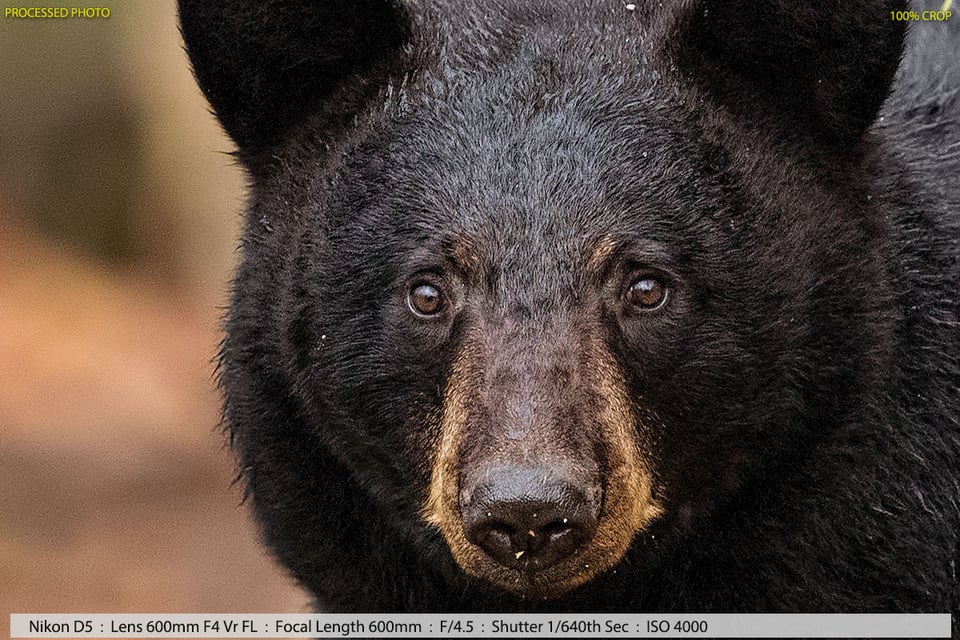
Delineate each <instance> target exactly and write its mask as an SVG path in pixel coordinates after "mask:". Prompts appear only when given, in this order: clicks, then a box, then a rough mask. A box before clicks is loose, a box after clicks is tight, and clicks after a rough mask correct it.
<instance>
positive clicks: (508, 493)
mask: <svg viewBox="0 0 960 640" xmlns="http://www.w3.org/2000/svg"><path fill="white" fill-rule="evenodd" d="M476 477H478V478H482V480H481V481H479V482H477V481H473V482H470V481H468V482H465V483H464V486H463V487H462V488H461V493H460V502H461V505H460V516H461V519H462V522H463V530H464V533H465V535H466V537H467V539H468V540H469V541H470V542H472V543H473V544H475V545H477V546H479V547H480V548H481V549H483V551H484V552H485V553H486V554H487V555H489V556H490V557H491V558H492V559H493V560H494V561H496V562H497V563H499V564H501V565H503V566H505V567H509V568H512V569H518V570H521V571H528V572H536V571H540V570H543V569H547V568H548V567H551V566H553V565H555V564H557V563H559V562H561V561H563V560H566V559H567V558H570V557H571V556H573V555H575V554H577V553H578V552H579V551H580V550H581V549H582V548H583V547H584V546H585V545H587V544H588V543H589V542H590V540H591V539H592V538H593V535H594V533H595V532H596V529H597V513H598V502H599V501H598V500H597V499H596V498H595V496H598V495H599V493H600V491H599V487H596V486H593V483H589V482H584V481H582V480H579V479H577V478H573V477H563V476H562V475H561V474H560V473H558V471H557V468H556V467H555V466H553V465H551V466H539V465H538V466H515V465H500V466H496V467H493V468H489V469H486V470H484V472H483V473H481V474H477V476H476Z"/></svg>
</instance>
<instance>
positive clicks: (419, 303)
mask: <svg viewBox="0 0 960 640" xmlns="http://www.w3.org/2000/svg"><path fill="white" fill-rule="evenodd" d="M407 305H408V306H409V307H410V309H411V310H412V311H413V312H414V313H415V314H417V315H419V316H435V315H437V314H438V313H440V312H441V311H443V307H444V298H443V294H442V293H440V290H439V289H437V288H436V287H435V286H433V285H432V284H427V283H425V282H421V283H418V284H415V285H413V286H412V287H411V288H410V292H409V293H408V294H407Z"/></svg>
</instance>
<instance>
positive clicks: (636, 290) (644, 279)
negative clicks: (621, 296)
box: [626, 275, 667, 310]
mask: <svg viewBox="0 0 960 640" xmlns="http://www.w3.org/2000/svg"><path fill="white" fill-rule="evenodd" d="M626 299H627V302H629V303H630V304H632V305H633V306H635V307H639V308H641V309H645V310H650V309H656V308H658V307H660V306H662V305H663V303H664V301H665V300H666V299H667V286H666V285H665V284H664V283H663V282H662V281H660V280H659V279H657V278H655V277H653V276H649V275H645V276H641V277H640V278H639V279H637V280H635V281H634V283H633V284H632V285H630V288H629V289H627V295H626Z"/></svg>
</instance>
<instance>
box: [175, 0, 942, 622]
mask: <svg viewBox="0 0 960 640" xmlns="http://www.w3.org/2000/svg"><path fill="white" fill-rule="evenodd" d="M904 8H905V7H904V6H902V4H901V3H899V2H895V1H886V2H877V1H876V0H859V1H858V0H848V1H846V2H835V1H832V0H810V1H806V2H804V1H802V0H766V1H760V0H756V1H747V0H724V1H722V2H721V1H720V0H682V1H677V2H666V1H664V2H654V1H645V0H638V1H637V2H636V3H635V4H634V3H631V4H626V3H624V2H622V1H621V0H586V1H573V0H557V1H553V2H533V1H529V0H497V1H489V2H488V1H486V0H481V1H480V2H471V3H461V2H455V1H453V0H450V1H441V0H408V1H406V2H400V1H388V0H355V1H354V2H350V3H340V2H332V1H327V2H317V1H307V0H303V1H297V0H288V1H285V0H275V1H270V2H265V1H263V0H234V1H229V0H217V1H210V0H181V2H180V19H181V29H182V32H183V35H184V39H185V42H186V47H187V50H188V52H189V55H190V58H191V61H192V64H193V68H194V72H195V74H196V77H197V80H198V82H199V85H200V86H201V88H202V89H203V91H204V93H205V95H206V96H207V98H208V99H209V101H210V103H211V105H212V106H213V108H214V110H215V112H216V115H217V116H218V118H219V119H220V121H221V123H222V124H223V126H224V128H225V129H226V131H227V132H228V133H229V135H230V136H231V137H232V138H233V140H234V141H235V142H236V144H237V147H238V151H237V157H238V158H239V161H240V162H241V163H242V165H243V166H244V167H245V169H246V170H247V172H248V174H249V177H250V190H251V192H250V198H249V205H248V208H247V213H246V226H245V231H244V234H243V240H242V248H243V252H242V259H241V263H240V265H239V269H238V272H237V275H236V280H235V284H234V290H233V299H232V303H231V306H230V310H229V313H228V316H227V318H226V338H225V340H224V342H223V345H222V353H221V367H222V370H221V379H222V386H223V390H224V395H225V419H226V424H227V426H228V428H229V433H230V436H231V442H232V446H233V447H234V449H235V451H236V454H237V456H238V460H239V466H240V470H241V474H242V477H243V478H244V481H245V483H246V487H247V490H248V492H249V496H250V498H251V501H252V505H253V509H254V512H255V515H256V517H257V518H258V520H259V522H260V523H261V524H262V527H263V536H264V539H265V541H266V544H267V545H268V546H269V547H270V549H272V551H273V552H274V553H275V554H276V556H277V558H278V559H279V560H280V561H281V562H282V563H283V564H284V565H285V566H286V567H288V568H289V570H290V571H291V572H292V574H293V575H294V576H295V577H296V578H297V579H298V580H299V581H300V582H301V583H302V584H303V585H304V586H305V587H307V588H308V589H309V590H310V591H311V592H312V593H313V594H314V595H315V597H316V600H317V604H318V606H319V607H321V608H322V609H324V610H326V611H369V612H372V611H408V612H416V611H436V612H440V611H494V612H501V611H502V612H509V611H531V610H535V611H625V612H629V611H744V612H750V611H760V612H778V611H798V612H830V611H847V612H877V611H922V612H945V611H951V610H952V611H956V610H957V607H958V594H960V582H958V577H957V572H958V567H957V564H958V535H960V534H958V530H960V360H958V358H960V324H958V323H960V313H958V300H960V275H958V252H960V249H958V247H960V245H958V242H960V224H958V223H960V216H958V206H960V183H958V176H960V35H958V34H960V29H958V18H956V17H954V18H953V19H951V20H945V21H942V22H939V23H938V22H935V21H927V22H921V21H918V22H915V23H913V24H910V25H909V28H908V27H907V25H906V22H905V21H904V20H903V18H905V17H909V15H906V16H905V15H904V14H902V13H899V12H900V11H901V10H903V9H904ZM926 8H927V9H929V8H930V7H926ZM944 15H945V14H944ZM905 43H906V45H905ZM901 60H902V62H901Z"/></svg>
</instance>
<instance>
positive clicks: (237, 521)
mask: <svg viewBox="0 0 960 640" xmlns="http://www.w3.org/2000/svg"><path fill="white" fill-rule="evenodd" d="M0 238H2V239H3V242H2V245H3V251H0V432H2V440H0V443H2V444H0V605H2V607H0V609H2V613H10V612H42V611H47V612H60V611H63V612H114V611H117V612H123V611H129V612H152V611H169V612H175V611H185V612H190V611H194V612H201V611H235V612H246V611H305V610H306V604H307V601H306V599H305V597H304V596H302V595H301V594H300V593H299V592H298V591H297V590H296V589H295V588H293V586H292V585H291V584H290V583H289V581H288V580H287V579H286V578H285V577H284V576H283V575H282V574H281V572H280V571H279V570H278V569H277V568H276V567H275V566H274V565H273V564H272V562H270V561H269V560H268V559H267V558H266V557H265V554H264V552H263V551H262V549H261V548H259V546H258V545H257V544H256V533H255V531H254V530H253V527H252V526H251V524H250V522H249V518H248V516H247V513H246V509H245V507H242V506H240V504H239V503H240V493H239V489H238V488H237V487H231V486H230V483H231V479H232V474H233V469H234V467H233V461H232V459H231V457H230V455H229V453H228V452H227V451H225V450H224V448H223V437H222V435H221V433H220V432H219V431H218V430H217V428H216V425H217V419H218V398H217V393H216V389H215V384H214V382H213V365H212V363H211V359H212V357H213V355H214V353H215V350H216V344H217V340H218V331H217V318H216V311H215V309H213V308H211V307H207V306H205V305H202V304H198V303H197V302H195V301H193V300H190V299H188V298H186V297H184V296H183V295H178V294H176V293H173V292H171V291H168V290H165V289H164V288H163V287H162V286H157V285H152V286H146V287H145V285H144V283H143V282H142V281H131V280H126V279H124V278H123V277H119V276H116V275H112V274H110V273H108V272H106V271H103V270H100V269H98V268H96V267H93V266H91V265H89V264H86V263H84V262H81V261H79V260H77V259H73V258H71V257H69V255H67V254H64V253H63V252H60V251H58V250H56V249H54V248H52V247H51V246H49V245H47V244H46V243H45V242H44V241H42V240H41V239H39V238H38V237H37V236H34V235H32V234H30V233H28V232H25V231H24V230H23V228H21V227H19V226H18V225H15V224H13V223H12V222H11V220H10V219H9V217H6V218H5V217H4V215H3V214H2V213H0ZM4 617H6V616H4ZM5 625H6V623H4V626H5Z"/></svg>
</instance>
